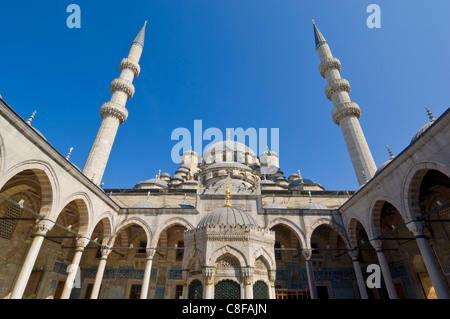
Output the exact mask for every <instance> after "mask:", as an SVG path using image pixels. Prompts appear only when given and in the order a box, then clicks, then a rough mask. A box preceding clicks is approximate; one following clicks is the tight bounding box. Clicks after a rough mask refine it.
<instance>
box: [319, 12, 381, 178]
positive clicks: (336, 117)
mask: <svg viewBox="0 0 450 319" xmlns="http://www.w3.org/2000/svg"><path fill="white" fill-rule="evenodd" d="M313 28H314V39H315V44H316V50H317V53H318V54H319V58H320V62H321V63H320V66H319V71H320V74H321V75H322V77H324V78H326V80H327V82H328V85H327V86H326V88H325V94H326V96H327V98H328V99H329V100H330V101H333V104H334V109H333V111H332V113H331V115H332V118H333V121H334V122H335V123H336V124H337V125H339V126H340V127H341V130H342V133H343V135H344V139H345V143H346V145H347V149H348V152H349V153H350V158H351V160H352V164H353V168H354V169H355V173H356V176H357V178H358V183H359V185H362V184H364V183H365V182H366V179H370V178H372V177H373V176H374V175H375V172H376V170H377V167H376V165H375V162H374V160H373V157H372V154H371V152H370V149H369V146H368V145H367V141H366V138H365V137H364V134H363V131H362V129H361V125H360V123H359V117H360V116H361V109H360V108H359V106H358V104H356V103H354V102H352V101H351V100H350V96H349V93H350V90H351V88H350V83H349V82H348V81H347V80H345V79H342V78H341V76H340V73H339V72H340V71H341V62H340V61H339V60H338V59H336V58H334V57H333V55H332V54H331V50H330V47H329V45H328V42H327V41H326V40H325V37H324V36H323V35H322V33H321V32H320V31H319V28H318V27H317V25H316V24H315V22H314V20H313ZM363 172H364V173H363Z"/></svg>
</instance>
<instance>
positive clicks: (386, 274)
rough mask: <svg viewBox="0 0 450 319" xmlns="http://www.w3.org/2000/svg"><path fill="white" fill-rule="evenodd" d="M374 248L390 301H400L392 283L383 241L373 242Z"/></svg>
mask: <svg viewBox="0 0 450 319" xmlns="http://www.w3.org/2000/svg"><path fill="white" fill-rule="evenodd" d="M371 244H372V246H373V248H375V251H376V252H377V257H378V262H379V263H380V268H381V273H382V274H383V279H384V284H385V285H386V289H387V292H388V295H389V298H390V299H398V296H397V291H396V290H395V286H394V282H393V281H392V275H391V270H390V269H389V265H388V263H387V260H386V256H385V255H384V252H383V248H382V246H383V241H381V240H373V241H372V242H371Z"/></svg>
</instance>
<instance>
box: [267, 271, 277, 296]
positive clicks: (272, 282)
mask: <svg viewBox="0 0 450 319" xmlns="http://www.w3.org/2000/svg"><path fill="white" fill-rule="evenodd" d="M275 278H276V271H275V270H270V271H269V282H270V287H269V298H270V299H276V298H277V294H276V291H275Z"/></svg>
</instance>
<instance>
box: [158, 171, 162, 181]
mask: <svg viewBox="0 0 450 319" xmlns="http://www.w3.org/2000/svg"><path fill="white" fill-rule="evenodd" d="M158 179H161V170H159V171H158Z"/></svg>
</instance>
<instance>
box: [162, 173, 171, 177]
mask: <svg viewBox="0 0 450 319" xmlns="http://www.w3.org/2000/svg"><path fill="white" fill-rule="evenodd" d="M161 177H169V178H170V174H169V173H162V174H161Z"/></svg>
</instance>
